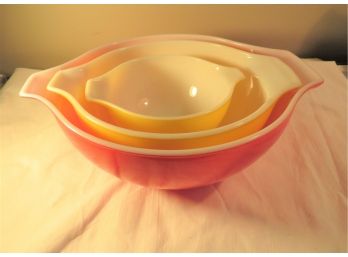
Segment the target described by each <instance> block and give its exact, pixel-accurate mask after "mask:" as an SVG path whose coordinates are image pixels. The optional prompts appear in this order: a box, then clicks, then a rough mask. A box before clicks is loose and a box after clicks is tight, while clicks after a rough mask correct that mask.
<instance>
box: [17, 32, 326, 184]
mask: <svg viewBox="0 0 348 257" xmlns="http://www.w3.org/2000/svg"><path fill="white" fill-rule="evenodd" d="M322 83H323V80H322V79H321V78H320V77H319V76H318V75H317V74H316V73H315V72H313V71H312V70H311V69H310V68H308V67H307V66H306V65H305V64H304V63H303V62H302V61H301V60H300V59H299V58H298V57H296V56H295V55H293V54H292V53H290V52H288V51H283V50H275V49H267V48H262V47H256V46H251V45H247V44H242V43H238V42H233V41H230V40H226V39H221V38H216V37H210V36H202V35H157V36H148V37H142V38H136V39H131V40H127V41H123V42H119V43H114V44H109V45H106V46H103V47H100V48H97V49H94V50H91V51H89V52H87V53H85V54H83V55H81V56H80V57H78V58H76V59H74V60H72V61H69V62H67V63H65V64H63V65H60V66H57V67H54V68H51V69H48V70H44V71H40V72H38V73H35V74H33V75H32V76H31V77H29V78H28V80H27V81H26V83H25V85H24V86H23V88H22V90H21V92H20V95H21V96H24V97H32V98H35V99H38V100H40V101H42V102H43V103H45V104H46V105H47V106H48V107H49V109H50V110H51V111H52V112H53V114H54V115H55V117H56V118H57V121H58V123H59V124H60V125H61V127H62V129H63V130H64V132H65V133H66V134H67V136H68V138H69V139H70V140H71V142H72V143H73V144H74V145H75V146H76V147H77V149H79V150H80V151H81V152H82V153H83V154H84V155H85V156H86V157H87V158H89V159H90V160H91V161H92V162H94V163H95V164H96V165H98V166H99V167H101V168H103V169H104V170H106V171H108V172H110V173H112V174H114V175H116V176H118V177H119V178H121V179H124V180H127V181H131V182H134V183H137V184H141V185H144V186H149V187H156V188H162V189H183V188H191V187H198V186H203V185H208V184H213V183H216V182H219V181H221V180H223V179H225V178H226V177H228V176H230V175H231V174H233V173H235V172H237V171H240V170H242V169H243V168H245V167H246V166H248V165H249V164H251V163H253V162H254V161H255V160H256V159H257V158H258V157H259V156H261V155H262V154H263V153H264V152H265V151H266V150H267V149H268V148H269V147H270V146H271V145H272V144H273V143H274V142H275V141H276V140H277V138H278V137H279V136H280V134H281V133H282V131H283V129H284V128H285V126H286V124H287V122H288V121H289V118H290V115H291V113H292V111H293V110H294V107H295V104H296V103H297V101H298V99H299V98H300V97H301V96H302V95H303V94H304V92H306V91H307V90H308V89H310V88H313V87H315V86H319V85H320V84H322Z"/></svg>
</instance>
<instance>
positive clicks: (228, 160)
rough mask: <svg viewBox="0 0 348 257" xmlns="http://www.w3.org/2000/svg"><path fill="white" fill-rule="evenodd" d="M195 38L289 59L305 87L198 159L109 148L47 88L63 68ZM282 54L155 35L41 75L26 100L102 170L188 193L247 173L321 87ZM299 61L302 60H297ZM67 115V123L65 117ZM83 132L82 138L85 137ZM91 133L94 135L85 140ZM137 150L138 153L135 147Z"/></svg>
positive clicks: (36, 76) (29, 83) (29, 88)
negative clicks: (49, 115) (243, 133)
mask: <svg viewBox="0 0 348 257" xmlns="http://www.w3.org/2000/svg"><path fill="white" fill-rule="evenodd" d="M179 38H180V39H192V40H200V41H209V42H215V43H223V44H226V45H231V44H233V46H234V47H235V46H236V45H238V46H240V48H241V49H243V50H247V51H252V52H258V53H261V54H268V55H274V56H276V54H277V53H278V54H279V55H284V60H283V61H284V62H286V63H287V64H288V65H289V66H290V67H291V68H292V69H293V70H294V71H295V72H296V73H297V75H298V76H299V77H300V79H301V81H302V82H303V87H302V88H300V89H296V90H292V91H291V92H288V93H287V94H285V95H283V96H282V97H281V98H280V99H279V100H278V102H277V104H276V106H275V107H274V109H273V112H272V114H271V116H270V118H269V120H268V122H267V124H266V125H265V127H264V128H263V129H262V130H261V131H259V132H257V133H255V134H254V135H251V136H248V137H246V138H243V139H241V140H237V141H236V142H231V143H230V144H229V143H226V147H222V148H221V149H219V150H214V148H210V149H209V148H208V149H207V150H204V151H203V150H202V151H200V152H199V153H197V154H189V155H183V154H180V155H179V154H175V153H174V152H173V154H170V153H171V152H170V150H168V151H163V153H164V152H166V154H163V155H161V154H150V153H139V152H136V151H131V150H129V151H125V150H120V147H117V145H115V146H109V145H107V144H106V143H105V144H104V143H100V142H99V141H98V140H94V139H93V136H94V137H96V135H95V133H94V132H93V131H91V130H90V129H89V128H88V127H87V126H85V124H84V123H83V121H81V120H80V118H79V116H78V115H77V113H76V112H75V110H74V108H73V106H72V105H71V104H70V103H69V102H68V101H67V100H66V99H65V98H63V97H61V96H59V95H57V94H54V93H52V92H50V91H47V90H46V85H47V83H48V81H49V80H50V78H51V77H52V76H53V75H54V73H55V72H56V71H58V70H60V69H65V68H68V67H73V66H76V65H79V64H82V63H85V62H88V61H89V60H91V59H93V58H95V57H97V56H99V55H100V54H103V53H105V52H107V51H110V50H112V49H115V48H119V47H123V46H129V45H134V44H139V43H143V42H146V41H155V40H168V39H179ZM289 55H290V54H289V53H288V52H285V51H281V50H273V49H266V48H259V47H253V46H250V45H244V44H241V43H236V42H232V41H228V40H224V39H219V38H214V37H208V36H198V35H165V36H152V37H146V38H140V39H135V40H130V41H127V42H121V43H119V44H112V45H109V46H106V47H102V48H99V49H97V50H92V51H90V52H88V53H86V54H85V55H83V56H81V57H79V58H77V59H75V60H73V61H71V62H68V63H66V64H64V65H61V66H58V67H55V68H52V69H50V70H46V71H43V72H39V73H37V74H34V75H33V76H32V77H30V78H29V79H28V81H27V83H26V85H25V86H24V87H23V89H22V91H21V93H20V94H21V95H22V96H27V97H33V98H36V99H39V100H41V101H43V102H44V103H45V104H46V105H47V106H48V107H49V108H50V110H51V111H52V112H53V114H54V115H55V116H56V118H57V120H58V122H59V124H60V126H61V127H62V129H63V130H64V132H65V133H66V135H67V136H68V137H69V139H70V140H71V142H72V143H73V144H74V145H75V146H76V147H77V148H78V149H79V150H80V151H81V152H82V153H83V154H84V155H85V156H86V157H87V158H88V159H90V160H91V161H92V162H93V163H95V164H96V165H98V166H99V167H101V168H102V169H104V170H106V171H108V172H110V173H112V174H114V175H116V176H118V177H119V178H121V179H124V180H127V181H131V182H134V183H137V184H140V185H143V186H149V187H156V188H162V189H183V188H191V187H199V186H203V185H208V184H212V183H216V182H218V181H221V180H223V179H225V178H226V177H228V176H230V175H232V174H234V173H236V172H238V171H240V170H242V169H243V168H245V167H247V166H248V165H250V164H251V163H253V162H254V161H255V160H256V159H257V158H259V157H260V156H261V155H262V154H264V153H265V152H266V151H267V149H269V147H271V146H272V144H273V143H274V142H276V140H277V139H278V137H279V136H280V135H281V133H282V132H283V130H284V128H285V127H286V124H287V123H288V121H289V119H290V116H291V113H292V112H293V110H294V107H295V105H296V102H297V101H298V100H299V99H300V97H301V96H302V95H303V94H304V93H305V92H306V91H307V90H309V89H310V88H313V87H315V86H318V85H320V84H321V83H322V82H323V81H322V80H320V79H319V80H315V79H318V77H316V76H315V75H313V77H311V76H312V75H309V74H310V72H309V71H306V70H304V68H303V66H301V65H299V64H298V61H297V60H296V59H295V57H291V58H290V57H289V58H288V56H289ZM296 58H297V57H296ZM61 116H63V117H64V118H62V117H61ZM81 131H83V133H82V132H81ZM84 133H87V134H88V135H91V136H86V135H85V134H84ZM134 149H135V148H134Z"/></svg>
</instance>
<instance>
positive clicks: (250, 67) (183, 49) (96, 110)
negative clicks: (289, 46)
mask: <svg viewBox="0 0 348 257" xmlns="http://www.w3.org/2000/svg"><path fill="white" fill-rule="evenodd" d="M203 38H204V37H203ZM229 42H231V41H229ZM238 47H240V45H239V44H238V43H235V44H234V45H232V47H231V46H226V45H223V44H218V43H210V42H204V39H202V41H195V40H185V36H182V39H181V40H180V39H179V38H177V39H176V40H170V39H162V40H161V39H158V38H157V39H156V37H154V38H153V40H145V42H144V43H140V44H137V41H135V43H134V44H132V43H130V44H129V45H128V46H127V47H124V48H119V49H117V48H115V49H113V50H111V51H109V52H107V53H103V54H101V55H100V56H99V57H97V58H95V59H93V60H92V61H90V62H87V63H85V64H83V65H80V66H77V67H74V68H72V69H68V70H62V71H59V72H57V73H56V74H55V76H54V77H53V79H52V80H51V81H50V82H49V84H48V87H47V88H48V90H50V91H53V92H55V93H58V94H60V95H62V96H64V97H65V98H66V99H68V100H69V101H70V102H71V103H72V105H73V106H74V108H75V109H76V111H77V113H78V114H79V116H80V117H81V118H82V119H83V120H84V121H85V122H86V124H87V125H88V126H90V127H91V128H93V129H94V130H95V131H96V133H98V135H99V136H100V137H101V138H104V139H107V140H110V141H112V142H115V143H120V144H123V145H128V146H135V147H140V148H153V149H190V148H198V147H205V146H212V145H216V144H221V143H225V142H228V141H231V140H235V139H238V138H241V137H244V136H247V135H250V134H252V133H253V132H256V131H257V130H259V129H261V128H262V126H263V125H264V123H265V122H266V120H267V118H268V116H269V114H270V113H271V111H272V108H273V105H274V104H275V102H276V100H277V99H278V98H279V97H280V96H281V95H282V94H283V93H285V92H286V91H288V90H290V89H293V88H295V87H298V86H300V85H301V83H300V80H299V78H298V77H297V75H296V74H295V73H294V72H293V71H292V70H291V69H290V68H289V67H288V66H287V65H286V64H285V63H283V62H282V61H281V60H279V59H278V58H275V57H272V56H266V55H260V54H254V53H252V52H248V51H244V50H240V49H238ZM246 50H247V49H246ZM168 54H178V55H188V56H195V57H198V58H202V59H205V60H208V61H211V62H215V63H217V64H219V65H224V66H230V67H234V68H238V69H239V70H240V71H241V72H242V73H244V75H245V77H246V78H245V79H243V80H242V81H240V83H238V84H237V85H236V87H235V90H234V93H233V96H232V99H231V104H230V107H229V109H228V111H227V114H226V116H225V118H224V120H223V121H222V123H221V124H220V126H219V127H217V128H214V129H208V130H204V131H197V132H191V133H149V132H143V131H136V130H132V129H129V128H124V127H122V124H119V123H118V122H117V121H115V122H114V123H111V121H112V120H113V119H112V118H110V117H111V115H110V112H109V110H107V109H106V108H105V107H104V106H101V105H99V104H96V103H93V102H90V101H87V100H86V98H85V85H86V82H87V81H88V80H89V79H92V78H95V77H98V76H101V75H102V74H104V73H105V72H108V71H110V70H112V69H113V68H115V67H116V66H117V65H119V64H121V63H123V62H125V61H128V60H131V59H134V58H139V57H144V56H155V55H168ZM72 71H73V72H72ZM71 74H75V75H76V76H72V75H71ZM243 96H244V97H243ZM241 107H245V108H241Z"/></svg>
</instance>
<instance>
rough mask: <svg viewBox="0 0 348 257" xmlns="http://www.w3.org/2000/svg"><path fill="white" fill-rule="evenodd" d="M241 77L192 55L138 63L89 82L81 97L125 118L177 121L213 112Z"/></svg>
mask: <svg viewBox="0 0 348 257" xmlns="http://www.w3.org/2000/svg"><path fill="white" fill-rule="evenodd" d="M243 78H244V75H243V73H242V72H240V71H239V70H238V69H235V68H231V67H223V66H220V65H217V64H215V63H211V62H208V61H205V60H203V59H199V58H195V57H191V56H165V55H164V56H154V57H145V58H137V59H133V60H130V61H127V62H125V63H122V64H120V65H118V66H117V67H116V68H114V69H113V70H111V71H109V72H107V73H105V74H103V75H102V76H100V77H97V78H94V79H90V80H88V81H87V85H86V98H87V100H89V101H95V102H98V103H101V104H104V105H105V106H106V107H109V108H111V109H116V110H120V109H121V111H129V114H130V115H134V114H141V115H146V116H154V117H155V118H158V117H161V118H162V117H163V118H167V117H170V118H177V117H181V116H187V115H194V114H197V115H199V114H200V113H205V112H209V111H213V110H215V109H216V108H218V107H219V106H221V105H222V104H223V103H225V102H226V101H229V100H230V98H231V95H232V92H233V89H234V86H235V84H236V83H237V82H238V81H239V80H241V79H243ZM123 109H124V110H123ZM149 118H152V117H149Z"/></svg>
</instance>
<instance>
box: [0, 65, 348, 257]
mask: <svg viewBox="0 0 348 257" xmlns="http://www.w3.org/2000/svg"><path fill="white" fill-rule="evenodd" d="M307 63H308V64H309V65H310V66H311V67H312V68H313V69H315V70H316V71H317V72H319V73H320V74H321V76H322V77H324V79H325V80H326V82H325V84H324V85H323V86H321V87H320V88H317V89H315V90H313V91H310V92H308V93H307V94H305V96H304V97H303V98H302V99H301V100H300V102H299V104H298V106H297V107H296V110H295V112H294V115H293V117H292V119H291V121H290V124H289V126H288V127H287V128H286V130H285V132H284V134H283V135H282V136H281V138H280V139H279V140H278V141H277V143H276V144H275V145H274V146H273V147H272V148H271V149H270V150H269V151H268V152H267V153H266V154H265V155H264V156H262V157H261V158H260V159H259V160H258V161H256V162H255V163H254V164H253V165H251V166H250V167H248V168H247V169H245V170H244V171H243V172H240V173H238V174H236V175H234V176H232V177H230V178H229V179H227V180H226V181H224V182H222V183H220V184H217V185H214V186H208V187H204V188H198V189H193V190H184V191H160V190H154V189H148V188H143V187H140V186H137V185H133V184H130V183H127V182H123V181H120V180H119V179H117V178H116V177H113V176H112V175H109V174H108V173H106V172H104V171H102V170H100V169H98V168H96V167H95V166H94V165H93V164H92V163H91V162H90V161H88V160H87V159H85V158H84V157H83V156H82V155H81V154H80V153H79V152H78V151H77V150H76V149H75V148H74V147H73V146H72V145H71V144H70V142H69V141H68V139H67V138H66V137H65V135H64V134H63V132H62V131H61V130H60V128H59V127H58V125H57V123H56V121H55V119H54V117H53V115H52V114H51V113H50V111H49V110H48V108H46V107H45V106H44V105H43V104H42V103H40V102H38V101H35V100H31V99H27V98H20V97H19V96H18V91H19V89H20V88H21V86H22V85H23V83H24V81H25V79H26V78H27V77H28V76H29V75H30V74H31V73H33V72H34V70H30V69H23V68H20V69H17V70H16V71H15V73H14V74H13V76H12V77H11V78H10V80H9V81H8V82H7V84H6V85H5V86H4V87H3V88H2V89H1V90H0V136H1V138H0V139H1V141H0V144H1V145H0V158H1V159H0V172H1V173H0V174H1V180H0V190H1V191H0V192H1V199H0V204H1V205H0V207H1V209H0V222H1V223H0V250H1V251H29V252H32V251H35V252H57V251H65V252H80V251H82V252H96V251H97V252H119V251H122V252H139V251H140V252H183V251H185V252H212V251H217V252H235V251H238V252H240V251H242V252H244V251H251V252H255V251H262V252H264V251H267V252H268V251H318V252H321V251H347V163H346V158H347V151H346V144H347V137H346V125H347V123H346V117H347V102H346V98H347V80H346V78H345V77H344V76H343V75H342V73H341V72H340V70H339V69H338V68H337V66H336V64H335V63H334V62H323V61H313V60H312V61H307Z"/></svg>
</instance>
